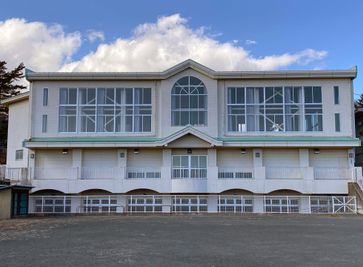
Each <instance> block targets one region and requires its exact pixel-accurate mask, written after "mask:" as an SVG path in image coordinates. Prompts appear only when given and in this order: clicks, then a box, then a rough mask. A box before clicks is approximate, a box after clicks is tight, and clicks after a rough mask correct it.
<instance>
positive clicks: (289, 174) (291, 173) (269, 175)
mask: <svg viewBox="0 0 363 267" xmlns="http://www.w3.org/2000/svg"><path fill="white" fill-rule="evenodd" d="M300 178H302V169H301V168H299V167H266V179H300Z"/></svg>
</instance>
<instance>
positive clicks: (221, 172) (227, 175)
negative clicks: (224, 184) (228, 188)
mask: <svg viewBox="0 0 363 267" xmlns="http://www.w3.org/2000/svg"><path fill="white" fill-rule="evenodd" d="M252 178H253V170H252V169H248V168H243V169H240V168H219V169H218V179H252Z"/></svg>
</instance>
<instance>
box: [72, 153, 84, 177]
mask: <svg viewBox="0 0 363 267" xmlns="http://www.w3.org/2000/svg"><path fill="white" fill-rule="evenodd" d="M71 151H72V169H73V172H72V174H73V176H72V177H70V179H74V180H77V179H80V178H81V172H82V149H72V150H71Z"/></svg>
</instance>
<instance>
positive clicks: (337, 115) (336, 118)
mask: <svg viewBox="0 0 363 267" xmlns="http://www.w3.org/2000/svg"><path fill="white" fill-rule="evenodd" d="M334 126H335V127H334V128H335V132H337V133H339V132H341V129H342V128H341V121H340V113H334Z"/></svg>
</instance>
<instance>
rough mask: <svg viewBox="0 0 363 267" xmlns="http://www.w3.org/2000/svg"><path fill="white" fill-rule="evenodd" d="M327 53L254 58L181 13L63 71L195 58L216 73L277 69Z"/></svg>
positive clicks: (139, 67) (152, 66) (150, 66)
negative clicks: (190, 20)
mask: <svg viewBox="0 0 363 267" xmlns="http://www.w3.org/2000/svg"><path fill="white" fill-rule="evenodd" d="M326 55H327V52H326V51H316V50H314V49H306V50H303V51H299V52H296V53H284V54H279V55H269V56H265V57H258V58H257V57H254V56H253V55H252V54H250V52H249V51H247V50H245V49H244V48H243V47H241V46H238V45H237V43H236V42H220V41H218V40H216V39H214V38H213V37H211V36H210V35H208V33H206V30H205V28H204V27H201V28H198V29H192V28H190V27H189V26H188V25H187V20H186V19H185V18H183V17H182V16H180V15H179V14H174V15H171V16H164V17H160V18H159V19H158V20H157V22H156V23H145V24H141V25H139V26H138V27H137V28H136V29H135V30H134V32H133V34H132V36H131V37H130V38H126V39H123V38H118V39H117V40H115V41H114V42H112V43H109V44H107V43H104V44H100V45H99V46H98V48H97V49H96V51H94V52H91V53H89V54H88V55H86V56H84V57H83V58H82V59H81V60H79V61H75V62H72V63H69V64H66V65H64V66H63V68H62V69H61V70H63V71H160V70H165V69H167V68H169V67H171V66H173V65H175V64H177V63H179V62H181V61H183V60H186V59H188V58H191V59H193V60H196V61H198V62H200V63H201V64H204V65H206V66H208V67H210V68H212V69H215V70H273V69H280V68H285V67H288V66H290V65H293V64H296V65H306V64H309V63H311V62H313V61H317V60H321V59H323V58H324V57H325V56H326Z"/></svg>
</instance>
